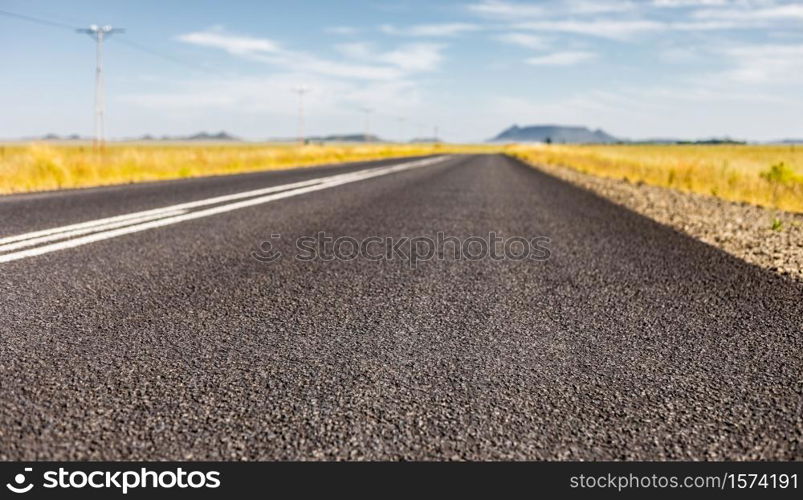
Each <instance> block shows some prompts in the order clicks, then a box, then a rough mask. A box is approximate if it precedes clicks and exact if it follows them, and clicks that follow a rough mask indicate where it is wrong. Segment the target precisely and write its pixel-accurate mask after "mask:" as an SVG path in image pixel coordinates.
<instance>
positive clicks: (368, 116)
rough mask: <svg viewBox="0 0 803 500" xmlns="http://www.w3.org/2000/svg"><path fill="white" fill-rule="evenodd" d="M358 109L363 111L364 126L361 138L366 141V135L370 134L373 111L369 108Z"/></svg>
mask: <svg viewBox="0 0 803 500" xmlns="http://www.w3.org/2000/svg"><path fill="white" fill-rule="evenodd" d="M360 111H362V112H363V113H365V128H364V129H363V130H364V132H363V135H362V140H363V142H368V137H369V136H370V135H371V113H373V112H374V110H373V109H371V108H360Z"/></svg>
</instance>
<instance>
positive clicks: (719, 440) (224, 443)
mask: <svg viewBox="0 0 803 500" xmlns="http://www.w3.org/2000/svg"><path fill="white" fill-rule="evenodd" d="M408 161H409V160H395V161H387V162H377V163H373V164H360V165H351V166H346V167H329V168H320V169H301V170H295V171H284V172H273V173H270V172H268V173H259V174H249V175H241V176H231V177H218V178H208V179H194V180H186V181H175V182H165V183H154V184H146V185H137V186H125V187H114V188H98V189H89V190H79V191H73V192H55V193H45V194H32V195H20V196H6V197H2V198H0V238H2V237H11V236H14V235H17V234H21V233H28V232H32V231H40V230H47V229H49V228H56V227H61V226H64V225H70V224H75V223H81V222H84V221H91V220H96V219H101V218H106V217H113V216H119V215H122V214H129V213H132V212H138V211H145V210H151V209H156V208H160V207H165V206H172V205H176V204H182V203H187V202H191V201H197V200H204V199H208V198H211V197H216V196H223V195H231V194H234V193H239V192H244V191H249V190H255V189H263V188H268V187H270V186H282V185H285V184H291V183H299V182H303V181H308V180H310V179H315V178H320V177H323V176H330V175H331V176H334V175H340V174H354V173H355V172H357V173H359V172H365V171H377V170H376V169H381V168H383V167H385V166H388V165H394V164H400V163H405V162H408ZM341 179H345V180H344V182H343V183H341V184H334V183H332V184H331V185H329V184H311V185H313V186H315V185H317V186H319V188H316V190H311V191H309V192H306V191H305V192H298V193H297V194H295V195H292V194H294V193H290V191H288V190H284V191H276V192H277V193H285V195H283V196H284V197H278V198H275V199H268V201H265V202H260V203H259V204H253V205H250V206H240V207H238V208H237V209H230V210H229V209H226V210H224V211H220V212H215V213H209V215H206V216H203V217H200V216H199V217H197V218H188V219H186V220H185V219H175V220H174V222H171V223H170V224H167V225H164V226H161V227H152V228H148V227H146V228H145V229H143V230H141V231H138V232H131V233H128V234H120V235H117V236H115V237H108V238H105V239H99V240H97V241H91V242H86V243H85V244H81V245H80V246H75V247H74V248H63V249H56V250H52V251H48V252H47V253H43V254H41V255H30V256H27V254H26V255H23V256H21V257H19V258H16V259H15V260H11V261H7V262H3V263H0V381H1V382H2V383H1V384H0V459H3V460H9V459H19V460H44V459H51V460H60V459H191V460H200V459H208V460H228V459H627V460H630V459H657V460H662V459H735V460H741V459H795V458H796V459H801V458H803V399H801V394H803V375H802V374H803V354H802V353H803V287H801V285H800V284H796V283H793V282H791V281H788V280H786V279H784V278H782V277H779V276H776V275H773V274H771V273H768V272H766V271H763V270H761V269H759V268H757V267H755V266H751V265H749V264H746V263H744V262H742V261H739V260H737V259H735V258H733V257H731V256H729V255H727V254H725V253H723V252H721V251H719V250H717V249H715V248H712V247H710V246H708V245H705V244H703V243H701V242H699V241H696V240H693V239H691V238H689V237H687V236H684V235H683V234H680V233H678V232H676V231H674V230H672V229H669V228H667V227H664V226H661V225H659V224H657V223H655V222H653V221H651V220H649V219H646V218H644V217H642V216H640V215H637V214H635V213H633V212H630V211H628V210H626V209H624V208H622V207H619V206H617V205H614V204H612V203H610V202H608V201H606V200H604V199H601V198H599V197H597V196H596V195H594V194H591V193H589V192H587V191H584V190H581V189H579V188H576V187H573V186H571V185H569V184H567V183H565V182H563V181H560V180H558V179H555V178H553V177H550V176H547V175H545V174H543V173H539V172H538V171H536V170H534V169H531V168H529V167H526V166H524V165H521V164H519V163H517V162H515V161H514V160H511V159H507V158H505V157H502V156H471V157H451V158H447V159H443V160H441V161H439V162H437V163H433V164H431V165H427V166H421V167H418V168H409V169H405V170H399V171H395V172H385V173H384V174H383V175H375V176H373V177H366V178H357V177H353V178H346V177H341ZM346 181H348V182H346ZM321 182H324V181H321ZM277 189H279V188H277ZM282 189H284V188H282ZM287 193H290V194H291V195H292V196H291V195H288V194H287ZM260 196H262V195H260ZM246 199H254V198H246ZM226 203H230V202H229V201H226V202H219V203H218V204H213V203H210V204H208V205H205V206H204V207H201V208H198V207H192V208H190V209H179V213H180V214H183V215H170V216H169V217H183V216H185V215H187V214H193V213H196V212H197V211H198V210H207V209H209V208H210V207H211V208H215V207H221V206H225V204H226ZM159 217H162V216H161V215H159ZM164 217H167V216H164ZM156 220H163V221H165V220H168V219H166V218H162V219H156ZM171 220H173V219H171ZM137 223H138V224H139V223H140V222H137ZM106 230H108V229H103V231H106ZM99 231H100V230H99ZM100 232H102V231H100ZM320 232H323V233H324V235H325V236H331V237H333V238H336V237H343V236H347V237H351V238H354V239H355V240H357V241H365V239H366V238H369V237H374V236H379V237H381V238H383V240H382V241H384V238H385V237H392V238H394V241H399V240H402V239H403V238H404V237H409V238H414V237H419V238H420V237H424V236H429V237H435V236H436V235H437V233H438V232H443V233H444V235H447V236H453V237H455V238H457V239H458V240H459V241H466V240H465V239H466V238H468V237H472V236H474V237H482V238H487V237H489V236H488V235H489V233H491V232H494V233H495V234H497V235H498V236H499V237H502V238H513V237H522V238H526V239H532V238H536V237H548V238H549V243H548V245H546V246H547V247H548V249H549V253H550V256H549V258H548V259H546V260H544V259H533V258H525V259H519V258H508V259H492V258H490V257H482V256H480V258H477V259H469V258H463V259H456V258H455V255H454V252H453V251H450V250H449V248H448V247H446V246H445V245H444V246H443V247H442V248H438V249H437V251H436V252H435V256H434V257H437V258H432V259H430V260H426V261H421V262H418V263H417V264H416V265H415V266H413V265H412V263H411V262H410V261H409V259H408V260H405V259H404V258H392V259H374V258H370V259H369V258H364V257H357V258H354V259H351V260H327V259H323V258H316V259H312V260H300V259H298V258H297V257H298V254H299V251H298V248H296V241H298V238H302V237H310V236H315V235H316V234H318V233H320ZM89 234H92V233H91V232H90V233H89ZM271 235H277V236H274V237H272V236H271ZM85 236H86V234H84V235H75V236H74V238H82V237H85ZM264 241H271V242H272V244H273V249H272V250H271V252H273V251H277V252H280V253H281V257H279V258H277V259H276V260H274V261H272V262H267V261H265V260H264V259H263V260H259V259H257V258H255V257H254V255H257V256H260V255H264V254H265V251H266V247H265V246H264V245H263V246H261V242H264ZM374 241H375V240H374ZM540 241H543V240H540ZM5 244H9V243H8V242H6V243H5ZM53 244H54V243H53V241H46V242H42V243H36V244H35V245H32V246H31V247H27V248H28V249H30V248H40V247H42V246H43V245H53ZM0 245H2V243H0ZM451 248H452V250H453V248H454V246H452V247H451ZM19 251H20V250H19V249H17V250H13V249H12V250H7V251H5V253H3V251H2V250H1V249H0V257H2V256H3V255H8V254H10V253H14V252H19ZM260 252H261V253H260ZM19 255H22V254H19ZM541 257H543V255H541Z"/></svg>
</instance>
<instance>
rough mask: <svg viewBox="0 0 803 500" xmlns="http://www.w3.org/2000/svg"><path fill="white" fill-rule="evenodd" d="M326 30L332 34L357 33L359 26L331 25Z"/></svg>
mask: <svg viewBox="0 0 803 500" xmlns="http://www.w3.org/2000/svg"><path fill="white" fill-rule="evenodd" d="M324 31H325V32H326V33H329V34H330V35H356V34H357V32H358V30H357V28H353V27H351V26H329V27H328V28H324Z"/></svg>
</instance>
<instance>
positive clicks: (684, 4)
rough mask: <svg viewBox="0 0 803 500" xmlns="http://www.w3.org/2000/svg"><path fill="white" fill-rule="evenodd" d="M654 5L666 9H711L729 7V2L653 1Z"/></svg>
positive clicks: (723, 0)
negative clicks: (720, 6) (721, 6)
mask: <svg viewBox="0 0 803 500" xmlns="http://www.w3.org/2000/svg"><path fill="white" fill-rule="evenodd" d="M652 4H653V5H654V6H656V7H666V8H678V7H709V6H717V5H727V4H728V0H653V2H652Z"/></svg>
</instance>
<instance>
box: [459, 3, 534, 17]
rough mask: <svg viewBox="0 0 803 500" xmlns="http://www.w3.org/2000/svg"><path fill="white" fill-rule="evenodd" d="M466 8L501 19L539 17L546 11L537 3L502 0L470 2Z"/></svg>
mask: <svg viewBox="0 0 803 500" xmlns="http://www.w3.org/2000/svg"><path fill="white" fill-rule="evenodd" d="M468 10H469V11H471V12H473V13H475V14H481V15H483V16H487V17H495V18H501V19H521V18H523V17H539V16H543V15H544V14H545V13H546V11H545V10H544V9H543V8H542V7H540V6H538V5H532V4H522V3H511V2H505V1H502V0H484V1H482V2H478V3H474V4H470V5H469V6H468Z"/></svg>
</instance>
